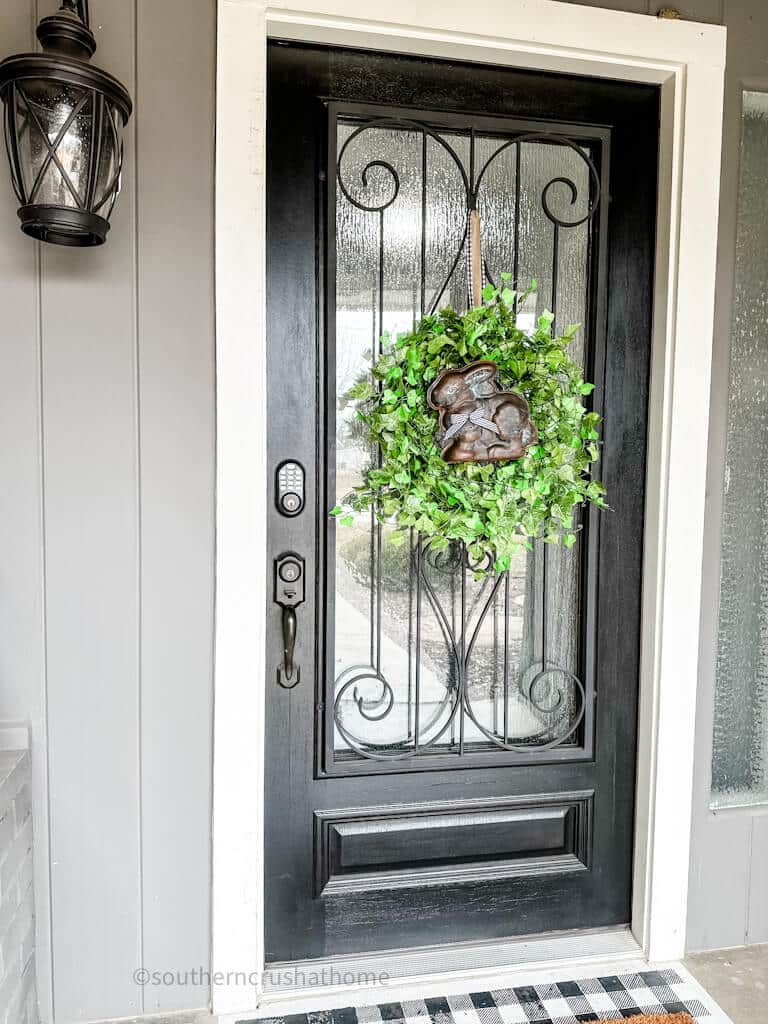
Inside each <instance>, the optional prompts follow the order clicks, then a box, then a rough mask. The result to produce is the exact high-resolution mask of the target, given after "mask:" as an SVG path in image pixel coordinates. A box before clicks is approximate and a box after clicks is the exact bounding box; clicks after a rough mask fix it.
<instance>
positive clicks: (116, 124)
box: [94, 101, 123, 217]
mask: <svg viewBox="0 0 768 1024" xmlns="http://www.w3.org/2000/svg"><path fill="white" fill-rule="evenodd" d="M122 124H123V118H122V115H121V114H120V111H119V110H118V108H117V107H116V106H114V105H113V104H110V103H109V101H105V102H104V104H103V107H102V126H101V152H100V153H99V170H98V177H97V181H96V202H95V205H94V212H95V213H98V214H100V216H102V217H104V216H108V214H109V212H110V210H111V209H112V206H113V204H114V202H115V199H116V198H117V193H118V191H119V187H118V186H119V181H118V180H117V178H118V175H119V173H120V151H121V146H122V142H121V131H122ZM102 207H105V209H102Z"/></svg>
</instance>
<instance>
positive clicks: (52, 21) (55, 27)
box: [37, 0, 96, 61]
mask: <svg viewBox="0 0 768 1024" xmlns="http://www.w3.org/2000/svg"><path fill="white" fill-rule="evenodd" d="M37 38H38V39H39V40H40V44H41V46H42V47H43V50H45V52H46V53H60V54H62V55H64V56H67V57H74V58H75V59H77V60H86V61H87V60H90V59H91V57H92V56H93V55H94V53H95V52H96V38H95V36H94V34H93V32H91V30H90V28H89V27H88V25H87V24H86V23H85V22H84V21H83V18H82V17H81V15H80V8H79V7H78V5H77V4H76V3H75V0H62V4H61V8H60V9H59V10H58V12H57V13H56V14H52V15H50V16H49V17H47V18H43V19H42V20H41V21H40V24H39V25H38V26H37Z"/></svg>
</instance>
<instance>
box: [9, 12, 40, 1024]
mask: <svg viewBox="0 0 768 1024" xmlns="http://www.w3.org/2000/svg"><path fill="white" fill-rule="evenodd" d="M33 38H34V16H33V10H32V5H31V3H30V0H3V3H2V4H0V40H2V46H3V47H7V48H8V51H9V52H13V51H18V50H28V49H30V48H31V46H32V42H33ZM0 160H2V163H0V310H2V314H1V317H0V722H27V721H28V722H30V723H31V726H32V728H31V734H32V744H33V747H34V749H35V750H36V751H38V752H39V757H38V758H37V759H36V761H35V773H34V782H33V808H34V815H35V821H34V832H35V834H36V835H37V836H42V837H45V836H47V834H48V818H47V812H48V793H47V773H46V758H45V746H46V733H45V729H46V721H45V719H46V715H45V645H44V598H43V573H44V560H43V544H42V537H43V534H42V487H43V480H42V465H41V451H40V429H41V423H40V332H39V326H40V325H39V316H38V310H39V277H38V252H39V247H38V246H37V245H36V244H35V243H33V242H30V240H29V239H27V238H24V236H23V235H22V234H21V232H20V231H19V229H18V223H19V222H18V218H17V217H16V207H17V205H18V203H17V201H16V197H15V195H14V194H13V190H12V188H11V185H10V180H9V178H8V176H7V174H6V173H5V166H4V164H5V155H4V154H0ZM34 857H35V862H36V876H37V878H36V881H37V894H36V895H37V949H38V954H39V956H41V958H42V960H43V962H44V963H47V962H48V961H49V959H50V952H49V951H50V919H49V904H48V896H49V891H48V850H47V845H46V843H45V841H44V840H42V841H38V843H37V844H36V845H35V849H34ZM38 996H39V1000H40V1006H41V1011H42V1015H43V1019H49V1017H50V974H49V973H48V972H45V971H42V972H39V979H38Z"/></svg>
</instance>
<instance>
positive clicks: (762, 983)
mask: <svg viewBox="0 0 768 1024" xmlns="http://www.w3.org/2000/svg"><path fill="white" fill-rule="evenodd" d="M683 962H684V964H685V966H686V967H687V968H688V970H689V971H690V972H691V974H692V975H693V976H694V978H695V979H696V980H697V981H698V982H699V984H700V985H701V986H702V987H703V988H705V989H706V990H707V992H709V994H710V995H711V996H712V998H713V999H714V1000H715V1002H717V1003H719V1004H720V1006H721V1007H722V1009H723V1010H724V1011H725V1012H726V1013H727V1014H728V1016H729V1017H730V1018H731V1020H732V1021H733V1024H763V1022H765V1021H768V944H766V945H763V946H740V947H737V948H735V949H718V950H713V951H712V952H709V953H694V954H692V955H690V956H688V957H686V959H685V960H684V961H683Z"/></svg>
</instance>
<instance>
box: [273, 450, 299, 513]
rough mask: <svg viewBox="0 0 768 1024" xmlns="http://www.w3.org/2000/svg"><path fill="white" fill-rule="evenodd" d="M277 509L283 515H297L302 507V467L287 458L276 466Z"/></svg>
mask: <svg viewBox="0 0 768 1024" xmlns="http://www.w3.org/2000/svg"><path fill="white" fill-rule="evenodd" d="M276 500H277V509H278V511H279V512H280V513H281V514H282V515H284V516H289V517H292V516H297V515H298V514H299V513H300V512H302V511H303V509H304V467H303V466H302V465H301V463H300V462H294V461H293V460H288V461H286V462H281V463H280V465H279V466H278V467H277V492H276Z"/></svg>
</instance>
